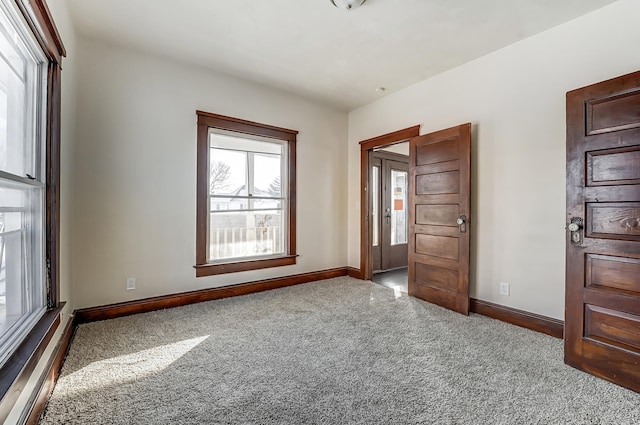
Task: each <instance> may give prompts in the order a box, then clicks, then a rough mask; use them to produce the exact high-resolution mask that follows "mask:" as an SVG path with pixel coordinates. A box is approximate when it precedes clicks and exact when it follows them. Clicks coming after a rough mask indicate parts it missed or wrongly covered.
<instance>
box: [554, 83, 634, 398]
mask: <svg viewBox="0 0 640 425" xmlns="http://www.w3.org/2000/svg"><path fill="white" fill-rule="evenodd" d="M567 223H568V226H567V260H566V261H567V264H566V267H567V273H566V298H565V302H566V309H565V362H566V363H567V364H569V365H571V366H574V367H576V368H578V369H582V370H584V371H586V372H589V373H591V374H594V375H596V376H599V377H602V378H605V379H608V380H610V381H612V382H615V383H617V384H619V385H622V386H624V387H627V388H630V389H633V390H635V391H640V72H636V73H634V74H629V75H626V76H623V77H620V78H616V79H613V80H609V81H605V82H602V83H599V84H594V85H592V86H589V87H584V88H582V89H579V90H574V91H572V92H569V93H567Z"/></svg>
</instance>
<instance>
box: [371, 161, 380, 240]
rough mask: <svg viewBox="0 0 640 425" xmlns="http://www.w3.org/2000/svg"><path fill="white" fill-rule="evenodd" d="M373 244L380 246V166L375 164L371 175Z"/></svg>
mask: <svg viewBox="0 0 640 425" xmlns="http://www.w3.org/2000/svg"><path fill="white" fill-rule="evenodd" d="M371 180H372V182H371V200H372V205H371V223H373V224H372V226H371V230H372V235H371V245H372V246H378V244H379V243H380V242H379V238H380V234H379V233H380V217H379V215H378V214H380V205H379V203H380V167H378V166H377V165H374V166H373V168H372V175H371Z"/></svg>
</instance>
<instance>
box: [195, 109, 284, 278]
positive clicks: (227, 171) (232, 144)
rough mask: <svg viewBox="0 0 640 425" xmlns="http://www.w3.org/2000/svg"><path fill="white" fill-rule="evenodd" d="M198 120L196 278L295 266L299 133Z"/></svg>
mask: <svg viewBox="0 0 640 425" xmlns="http://www.w3.org/2000/svg"><path fill="white" fill-rule="evenodd" d="M197 114H198V189H197V193H198V205H197V218H196V220H197V227H196V232H197V233H196V266H195V267H196V276H208V275H213V274H221V273H232V272H238V271H245V270H255V269H260V268H267V267H277V266H284V265H291V264H295V261H296V254H295V152H296V135H297V131H294V130H287V129H282V128H277V127H272V126H268V125H264V124H258V123H254V122H249V121H244V120H239V119H236V118H230V117H225V116H221V115H215V114H210V113H206V112H200V111H198V112H197Z"/></svg>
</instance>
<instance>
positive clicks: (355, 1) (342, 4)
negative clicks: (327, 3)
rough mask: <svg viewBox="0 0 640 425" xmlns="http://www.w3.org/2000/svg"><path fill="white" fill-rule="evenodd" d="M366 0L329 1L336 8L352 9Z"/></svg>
mask: <svg viewBox="0 0 640 425" xmlns="http://www.w3.org/2000/svg"><path fill="white" fill-rule="evenodd" d="M365 1H367V0H331V3H333V5H334V6H335V7H337V8H338V9H342V10H346V11H349V10H353V9H355V8H357V7H359V6H362V5H363V4H364V2H365Z"/></svg>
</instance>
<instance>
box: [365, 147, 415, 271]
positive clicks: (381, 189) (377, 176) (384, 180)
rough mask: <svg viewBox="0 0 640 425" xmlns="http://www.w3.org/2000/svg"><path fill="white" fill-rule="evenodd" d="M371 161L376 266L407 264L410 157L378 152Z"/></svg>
mask: <svg viewBox="0 0 640 425" xmlns="http://www.w3.org/2000/svg"><path fill="white" fill-rule="evenodd" d="M391 158H395V159H391ZM404 161H407V162H404ZM369 164H370V167H371V172H370V176H371V182H370V187H371V206H370V211H371V254H372V270H373V271H374V272H377V271H382V270H390V269H397V268H401V267H407V255H408V244H407V238H408V230H409V229H408V220H409V217H408V184H409V164H408V158H402V156H401V155H395V154H388V153H380V152H374V153H373V154H372V156H371V157H370V160H369Z"/></svg>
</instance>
